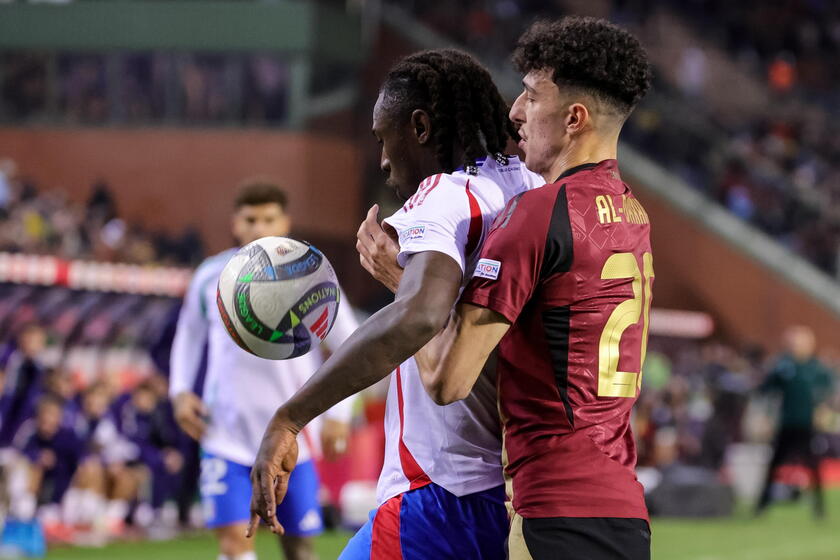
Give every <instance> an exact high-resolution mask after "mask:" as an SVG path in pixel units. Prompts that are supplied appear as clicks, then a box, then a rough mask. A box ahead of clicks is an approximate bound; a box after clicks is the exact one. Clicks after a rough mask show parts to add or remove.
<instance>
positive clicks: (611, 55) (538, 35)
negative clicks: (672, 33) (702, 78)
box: [513, 16, 651, 117]
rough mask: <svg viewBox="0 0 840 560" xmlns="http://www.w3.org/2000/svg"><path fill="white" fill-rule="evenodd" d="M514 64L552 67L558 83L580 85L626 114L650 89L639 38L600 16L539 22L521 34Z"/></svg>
mask: <svg viewBox="0 0 840 560" xmlns="http://www.w3.org/2000/svg"><path fill="white" fill-rule="evenodd" d="M513 63H514V65H515V66H516V68H517V69H518V70H519V71H520V72H522V73H523V74H527V73H528V72H531V71H533V70H536V71H541V70H545V71H551V72H553V80H554V83H556V84H557V85H558V86H567V87H575V88H580V89H581V90H583V91H584V92H585V93H588V94H589V95H592V96H593V97H595V98H596V99H597V100H599V101H604V102H607V103H609V104H610V105H612V106H613V107H614V108H615V109H617V110H618V111H619V112H620V113H621V114H622V115H624V116H625V117H626V116H627V115H629V114H630V113H631V112H632V111H633V108H634V107H635V106H636V104H638V102H639V101H640V100H641V99H642V97H644V95H645V94H646V93H647V91H648V89H650V81H651V68H650V62H649V61H648V57H647V53H646V52H645V50H644V48H643V47H642V45H641V43H640V42H639V40H638V39H637V38H636V37H634V36H633V35H632V34H631V33H630V32H628V31H627V30H625V29H622V28H621V27H618V26H617V25H613V24H612V23H610V22H608V21H606V20H603V19H596V18H591V17H577V16H569V17H565V18H562V19H560V20H556V21H538V22H536V23H534V24H533V25H532V26H531V27H530V28H529V29H528V30H527V31H525V33H524V34H523V35H522V36H521V37H520V38H519V41H518V43H517V45H516V50H515V51H514V53H513Z"/></svg>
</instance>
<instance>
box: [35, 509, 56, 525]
mask: <svg viewBox="0 0 840 560" xmlns="http://www.w3.org/2000/svg"><path fill="white" fill-rule="evenodd" d="M38 520H39V521H40V522H41V523H43V524H44V525H53V524H56V523H58V522H60V521H61V506H59V505H58V504H46V505H43V506H41V507H40V508H38Z"/></svg>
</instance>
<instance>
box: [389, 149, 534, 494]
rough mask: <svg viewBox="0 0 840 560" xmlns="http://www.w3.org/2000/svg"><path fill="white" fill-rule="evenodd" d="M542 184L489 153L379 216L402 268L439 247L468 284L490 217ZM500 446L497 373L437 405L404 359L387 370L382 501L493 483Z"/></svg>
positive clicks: (498, 478)
mask: <svg viewBox="0 0 840 560" xmlns="http://www.w3.org/2000/svg"><path fill="white" fill-rule="evenodd" d="M544 184H545V181H544V180H543V178H542V177H540V176H539V175H537V174H535V173H531V172H530V171H528V170H527V169H526V168H525V165H524V164H523V163H522V162H521V161H519V158H517V157H510V158H509V159H508V161H507V163H506V164H505V163H499V162H497V161H495V160H494V159H493V158H489V157H488V158H486V159H485V160H483V161H480V162H478V175H469V174H467V173H465V172H463V171H460V170H459V171H455V172H454V173H452V174H438V175H433V176H431V177H429V178H427V179H426V180H424V181H423V182H422V183H421V184H420V187H419V188H418V189H417V193H416V194H415V195H414V196H412V197H411V198H410V199H409V200H408V201H407V202H406V203H405V205H404V206H403V207H402V209H400V210H398V211H397V212H396V213H395V214H394V215H393V216H391V217H390V218H387V219H386V220H385V222H386V223H387V224H389V225H390V226H391V227H393V228H394V229H395V230H396V231H397V233H398V234H399V241H400V253H399V256H398V258H397V260H398V261H399V263H400V266H405V264H406V261H407V259H408V257H409V256H410V255H413V254H415V253H420V252H423V251H438V252H440V253H444V254H446V255H449V256H450V257H451V258H452V259H453V260H454V261H455V262H456V263H458V266H460V267H461V271H462V272H463V273H464V284H466V282H467V280H469V278H470V277H471V276H472V274H473V271H474V270H475V267H476V264H477V261H478V255H479V252H480V249H481V244H482V243H483V241H484V239H485V237H486V236H487V233H488V231H489V229H490V226H491V224H492V223H493V219H494V218H495V217H496V215H497V214H498V213H499V212H501V210H502V209H503V208H504V207H505V205H506V204H507V203H508V201H509V200H510V199H511V198H513V197H514V196H515V195H517V194H519V193H521V192H524V191H526V190H530V189H533V188H536V187H540V186H542V185H544ZM501 449H502V445H501V424H500V421H499V413H498V407H497V399H496V384H495V379H492V378H491V377H490V375H488V374H482V376H481V377H480V378H479V380H478V381H477V382H476V385H475V387H474V388H473V391H472V393H471V394H470V396H469V397H467V398H466V399H465V400H463V401H459V402H456V403H452V404H450V405H447V406H438V405H436V404H435V402H434V401H433V400H432V399H431V397H429V395H428V394H427V393H426V391H425V389H424V387H423V383H422V381H421V380H420V375H419V372H418V370H417V364H416V363H415V361H414V358H410V359H408V360H406V361H405V362H404V363H403V364H402V365H400V367H399V368H397V370H396V371H395V372H393V373H392V374H391V385H390V388H389V390H388V402H387V408H386V414H385V464H384V465H383V467H382V474H381V475H380V477H379V484H378V486H377V499H378V500H379V502H380V503H382V502H384V501H386V500H388V499H389V498H391V497H393V496H395V495H397V494H400V493H402V492H406V491H408V490H410V489H413V488H417V487H420V486H422V485H424V484H426V483H428V482H434V483H435V484H437V485H439V486H442V487H443V488H445V489H446V490H448V491H449V492H452V493H453V494H455V495H456V496H464V495H466V494H472V493H474V492H480V491H482V490H487V489H489V488H493V487H495V486H498V485H500V484H502V483H503V478H502V467H501Z"/></svg>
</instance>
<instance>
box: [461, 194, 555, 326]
mask: <svg viewBox="0 0 840 560" xmlns="http://www.w3.org/2000/svg"><path fill="white" fill-rule="evenodd" d="M542 194H543V192H542V190H540V191H535V192H526V193H522V194H520V195H518V196H516V197H514V198H512V199H511V200H510V202H508V205H507V206H506V207H505V209H504V210H502V212H501V213H500V214H499V215H498V216H497V217H496V220H495V221H494V223H493V229H492V230H491V231H490V234H489V235H488V236H487V241H486V242H485V243H484V246H483V247H482V250H481V257H480V258H479V260H478V264H476V268H475V271H472V279H471V280H470V282H469V284H467V287H466V289H465V290H464V292H463V294H462V295H461V299H460V302H461V303H470V304H473V305H477V306H480V307H486V308H488V309H492V310H493V311H496V312H497V313H500V314H501V315H503V316H504V317H505V318H506V319H507V320H508V321H510V322H511V323H514V322H516V319H517V318H518V317H519V314H520V312H521V311H522V308H523V307H524V306H525V304H526V303H527V302H528V300H529V299H531V297H532V296H533V294H534V292H535V290H536V288H537V285H538V283H539V278H540V270H541V269H542V263H543V257H544V252H545V243H546V237H547V233H548V226H549V221H550V217H551V208H552V206H553V205H552V203H551V202H548V198H547V197H545V196H542ZM535 195H537V196H535Z"/></svg>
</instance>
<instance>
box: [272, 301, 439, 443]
mask: <svg viewBox="0 0 840 560" xmlns="http://www.w3.org/2000/svg"><path fill="white" fill-rule="evenodd" d="M414 313H415V311H413V310H412V309H409V308H408V305H406V304H402V303H401V302H399V301H397V302H394V303H393V304H391V305H389V306H388V307H386V308H385V309H383V310H381V311H380V312H379V313H376V314H375V315H373V316H372V317H371V318H370V319H368V320H367V321H366V322H365V323H364V324H363V325H362V326H361V327H359V329H358V330H357V331H356V332H355V333H353V335H351V336H350V338H348V339H347V341H346V342H345V343H344V344H343V345H342V346H341V348H339V349H338V350H337V351H336V352H335V353H334V354H333V355H332V356H331V357H330V358H329V359H328V360H327V361H326V362H325V363H324V364H323V365H322V366H321V367H320V368H319V369H318V371H317V372H316V373H315V374H314V375H313V376H312V377H311V378H310V379H309V381H307V383H306V384H305V385H304V386H303V387H302V388H301V389H300V390H299V391H298V392H297V393H296V394H295V395H294V396H293V397H292V398H291V399H290V400H289V401H287V402H286V403H285V404H284V405H283V406H281V407H280V409H278V411H277V415H279V416H282V417H284V418H285V419H287V420H288V421H289V422H291V423H292V424H293V425H294V426H296V427H297V428H298V429H299V430H300V429H302V428H303V427H304V426H305V425H306V424H308V423H309V422H310V421H311V420H312V419H313V418H315V417H316V416H319V415H320V414H322V413H324V412H325V411H327V410H328V409H330V408H331V407H333V406H334V405H335V404H337V403H339V402H341V401H342V400H344V399H345V398H347V397H349V396H350V395H353V394H356V393H358V392H359V391H361V390H363V389H366V388H367V387H370V386H371V385H373V384H374V383H376V382H377V381H379V380H381V379H383V378H384V377H385V376H387V375H388V374H389V373H390V372H392V371H393V370H394V368H396V367H397V366H398V365H399V364H401V363H402V362H403V361H405V360H406V359H407V358H409V357H410V356H412V355H413V354H414V353H415V352H416V351H417V350H419V349H420V348H422V347H423V345H424V344H426V343H427V342H428V341H429V340H430V339H431V338H432V337H433V336H434V334H435V332H436V331H437V328H434V327H429V326H426V324H424V323H423V322H418V321H414V320H411V317H412V315H414ZM438 328H439V327H438Z"/></svg>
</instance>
